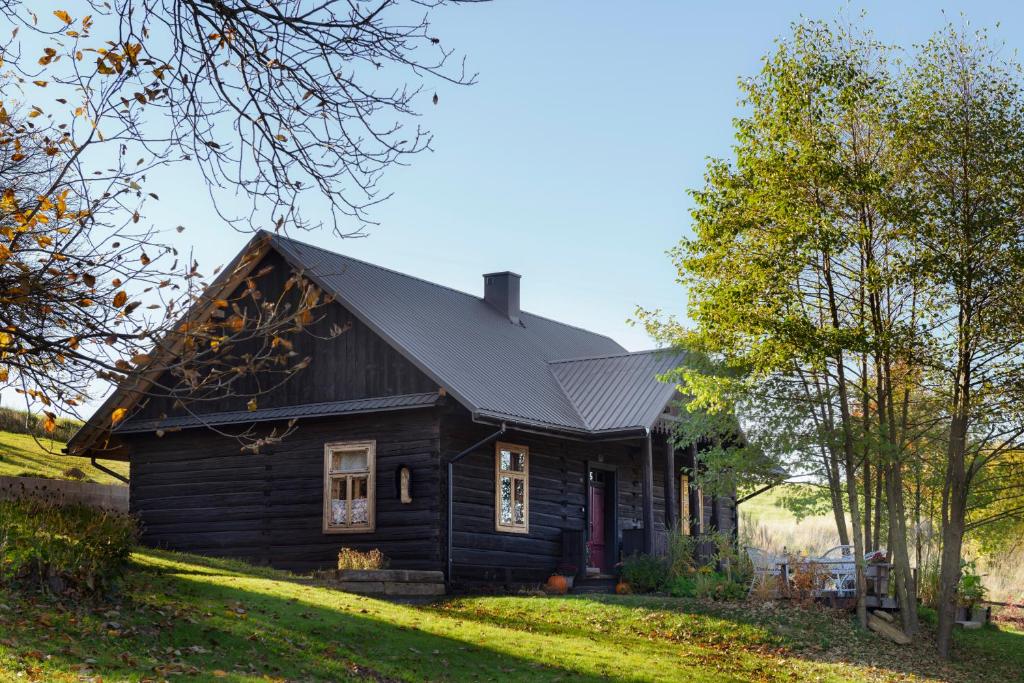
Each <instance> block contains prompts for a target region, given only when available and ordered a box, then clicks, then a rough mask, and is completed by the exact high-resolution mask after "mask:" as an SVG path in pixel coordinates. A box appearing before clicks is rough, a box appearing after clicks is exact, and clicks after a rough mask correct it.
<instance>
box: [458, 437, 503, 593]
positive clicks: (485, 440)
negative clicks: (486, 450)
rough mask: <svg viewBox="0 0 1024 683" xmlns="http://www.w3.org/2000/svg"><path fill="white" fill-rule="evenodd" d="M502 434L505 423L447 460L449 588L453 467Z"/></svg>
mask: <svg viewBox="0 0 1024 683" xmlns="http://www.w3.org/2000/svg"><path fill="white" fill-rule="evenodd" d="M504 433H505V423H504V422H502V423H501V428H500V429H499V430H498V431H496V432H494V433H493V434H491V435H490V436H487V437H484V438H483V439H480V440H479V441H477V442H476V443H475V444H473V445H472V446H470V447H469V448H467V449H465V450H464V451H462V452H460V453H458V454H456V455H454V456H452V457H451V458H449V459H448V571H447V572H446V574H445V580H446V581H447V583H448V585H449V586H450V585H451V583H452V565H453V563H452V532H453V529H454V526H455V525H454V523H453V521H452V517H453V515H452V511H453V508H454V506H455V502H454V501H455V498H454V495H453V494H452V488H453V487H454V484H455V467H454V465H455V463H457V462H458V461H460V460H462V459H463V458H465V457H466V456H467V455H469V454H470V453H472V452H473V451H475V450H476V449H478V448H480V447H481V446H484V445H486V444H488V443H490V442H492V441H494V440H495V439H497V438H498V437H499V436H501V435H502V434H504Z"/></svg>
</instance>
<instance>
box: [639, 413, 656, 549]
mask: <svg viewBox="0 0 1024 683" xmlns="http://www.w3.org/2000/svg"><path fill="white" fill-rule="evenodd" d="M651 450H652V449H651V432H650V431H648V432H647V436H646V437H645V438H644V444H643V450H642V451H641V453H640V487H641V494H642V495H641V498H642V501H641V502H642V504H643V515H644V517H643V521H644V552H645V553H648V554H649V553H652V552H654V462H653V455H652V453H651Z"/></svg>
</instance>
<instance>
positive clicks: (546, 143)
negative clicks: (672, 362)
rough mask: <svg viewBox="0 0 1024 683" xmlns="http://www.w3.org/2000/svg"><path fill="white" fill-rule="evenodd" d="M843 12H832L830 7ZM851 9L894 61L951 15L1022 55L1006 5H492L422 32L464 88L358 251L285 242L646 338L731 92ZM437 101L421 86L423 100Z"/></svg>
mask: <svg viewBox="0 0 1024 683" xmlns="http://www.w3.org/2000/svg"><path fill="white" fill-rule="evenodd" d="M843 8H845V9H843ZM861 9H866V10H867V12H868V16H867V23H868V25H870V26H872V27H873V28H874V29H875V30H876V32H877V33H878V36H879V37H880V38H881V39H883V40H886V41H891V42H897V43H899V44H901V45H903V46H906V47H910V46H911V45H912V44H913V43H915V42H920V41H922V40H924V39H925V38H927V37H928V35H929V34H930V33H931V32H932V31H934V30H935V29H936V28H938V27H940V26H941V25H942V23H943V22H944V16H943V14H942V10H943V9H944V10H945V12H946V14H945V17H946V18H951V19H954V20H956V21H957V22H959V21H960V13H961V12H965V13H966V17H967V19H969V20H970V23H971V24H972V25H975V26H982V25H984V26H988V27H994V26H995V24H996V23H997V22H1001V24H1002V25H1001V28H999V29H997V30H995V31H994V35H995V37H996V38H997V39H1001V40H1004V41H1006V45H1007V50H1008V51H1013V50H1016V49H1017V48H1018V47H1020V46H1021V45H1022V43H1024V38H1021V36H1024V10H1022V8H1021V7H1020V6H1018V5H1015V4H1011V3H982V2H976V3H959V4H958V3H923V2H922V3H909V2H900V3H896V2H887V3H860V4H846V3H826V2H771V3H768V2H756V3H754V2H748V3H696V2H694V3H689V2H681V1H679V2H671V1H668V0H663V1H655V0H645V1H643V2H628V3H627V2H621V1H619V2H614V1H612V0H587V1H584V0H557V1H556V0H497V1H496V2H492V3H488V4H482V5H468V6H456V7H451V8H445V9H443V10H441V11H438V12H436V13H435V15H434V28H435V31H434V32H435V33H436V34H437V35H438V36H440V37H441V38H442V39H443V41H444V43H445V44H446V45H447V46H449V47H453V48H455V49H457V50H458V51H460V52H461V53H464V54H465V55H466V57H467V62H468V65H469V69H470V70H471V71H477V72H479V83H478V84H477V85H475V86H473V87H469V88H454V87H437V88H436V90H437V92H438V95H439V97H440V103H439V105H438V106H436V107H435V106H433V105H431V104H430V103H429V101H428V100H427V99H426V98H425V99H424V100H423V103H422V106H421V109H422V110H423V112H424V116H423V117H422V123H423V125H424V126H425V127H427V128H429V129H430V130H431V131H432V132H433V133H434V148H435V150H436V151H434V152H433V153H425V154H423V155H420V156H418V157H415V158H414V159H413V160H412V165H411V166H409V167H407V168H399V169H395V170H393V171H392V172H390V173H389V174H388V176H387V177H386V178H385V180H384V182H383V187H384V188H385V189H386V190H388V191H393V192H394V197H392V198H391V199H390V200H389V201H387V202H386V203H385V204H383V205H382V206H379V207H377V208H376V209H374V210H373V212H372V214H371V215H372V217H373V218H374V219H375V220H376V221H378V222H379V223H380V225H379V226H376V227H373V228H371V229H370V230H369V236H368V237H366V238H362V239H350V240H342V239H339V238H336V237H334V236H333V235H331V234H329V233H327V232H325V231H324V232H319V233H312V234H299V235H296V236H297V237H299V238H300V239H304V240H306V241H312V242H316V243H318V244H321V245H323V246H325V247H328V248H332V249H336V250H339V251H342V252H344V253H347V254H350V255H352V256H354V257H356V258H361V259H364V260H368V261H371V262H373V263H378V264H381V265H384V266H388V267H390V268H394V269H396V270H400V271H403V272H407V273H410V274H413V275H417V276H419V277H423V278H426V279H429V280H432V281H435V282H439V283H442V284H445V285H449V286H452V287H456V288H458V289H462V290H465V291H469V292H476V293H479V292H481V291H482V286H483V283H482V278H481V277H480V276H481V274H482V273H486V272H490V271H495V270H506V269H507V270H514V271H516V272H519V273H521V274H522V275H523V281H522V300H523V307H524V308H525V309H527V310H530V311H532V312H535V313H538V314H541V315H546V316H549V317H553V318H556V319H559V320H564V321H566V322H570V323H573V324H576V325H580V326H583V327H586V328H589V329H593V330H595V331H598V332H601V333H604V334H608V335H610V336H612V337H613V338H615V339H616V340H618V341H619V342H620V343H622V344H624V345H625V346H626V347H627V348H629V349H631V350H637V349H642V348H649V347H650V346H652V343H651V341H650V340H649V339H648V338H647V337H646V335H645V333H644V332H643V331H642V330H641V329H639V328H632V327H630V326H628V325H627V323H626V320H627V318H629V317H630V316H631V315H632V312H633V310H634V308H635V307H636V306H637V305H638V304H639V305H643V306H646V307H650V308H662V309H664V310H665V311H666V312H671V313H675V314H678V315H682V314H684V312H685V292H684V291H683V290H682V288H681V287H680V286H679V285H678V284H676V283H675V282H674V278H675V272H674V269H673V268H672V265H671V263H670V262H669V259H668V257H667V256H666V255H665V251H666V250H667V249H669V248H670V247H671V246H673V244H675V243H676V242H677V241H678V240H679V238H680V237H681V236H683V235H685V234H688V232H689V225H690V219H689V215H688V209H689V206H690V202H689V198H688V197H687V195H686V189H687V188H692V187H695V186H697V185H699V184H700V182H701V175H702V172H703V169H704V165H705V158H706V157H708V156H719V155H727V154H728V152H729V146H730V144H731V141H732V132H731V119H732V117H733V116H735V115H736V114H737V113H738V111H739V110H738V107H737V103H736V100H737V88H736V79H737V77H739V76H749V75H753V74H754V73H756V72H757V70H758V68H759V60H760V58H761V57H762V56H763V55H764V54H765V53H766V52H768V51H769V50H771V47H772V42H773V40H774V39H775V38H776V37H778V36H780V35H783V34H784V33H785V32H786V31H787V28H788V25H789V23H790V22H791V21H794V20H797V19H798V18H799V17H800V16H801V15H804V16H811V17H816V18H832V17H835V16H836V15H837V13H838V12H839V11H840V10H842V11H843V12H845V13H846V14H847V15H848V16H855V15H856V14H857V13H858V12H859V11H860V10H861ZM434 90H435V88H434V87H433V85H431V84H428V93H432V92H433V91H434ZM176 173H178V174H179V176H178V177H177V178H176V179H175V182H174V183H173V187H171V188H161V196H162V197H163V199H162V201H161V203H160V207H159V208H158V207H156V206H153V205H149V206H148V207H147V208H148V209H149V210H148V212H147V213H148V215H147V218H149V219H151V220H153V221H154V222H155V223H156V224H157V225H166V226H173V225H177V224H179V223H181V224H184V225H186V226H187V227H188V228H189V229H188V230H187V231H186V233H185V234H184V235H183V237H186V238H188V239H189V240H190V241H191V242H193V243H194V244H195V248H196V254H197V256H198V258H199V259H200V262H201V263H202V264H204V265H205V266H207V268H206V269H207V270H212V265H213V264H214V263H221V262H223V261H225V260H227V259H228V258H230V256H231V255H232V254H233V253H234V252H235V251H236V250H237V249H238V248H239V247H240V246H241V245H242V244H243V243H244V242H245V240H246V238H247V236H245V235H241V234H239V233H235V232H233V231H231V230H230V229H226V228H219V227H217V219H216V216H215V214H213V212H212V210H211V209H210V207H209V204H208V201H206V200H205V192H204V190H203V189H202V188H201V187H197V186H196V183H197V182H198V181H197V180H196V179H194V178H193V177H192V176H191V175H190V174H189V173H187V172H186V171H185V170H183V169H179V170H178V171H176Z"/></svg>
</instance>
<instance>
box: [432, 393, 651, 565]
mask: <svg viewBox="0 0 1024 683" xmlns="http://www.w3.org/2000/svg"><path fill="white" fill-rule="evenodd" d="M494 430H495V428H494V427H490V426H486V425H478V424H473V423H472V422H471V421H470V419H469V416H468V414H467V413H466V412H465V411H462V410H461V409H455V410H453V411H451V412H449V413H447V414H446V415H445V416H443V417H442V419H441V452H442V462H444V461H446V458H449V457H451V456H452V455H455V454H456V453H459V452H461V451H462V450H463V449H465V448H468V447H469V446H471V445H472V444H474V443H475V442H477V441H479V440H480V439H482V438H484V437H486V436H487V435H489V434H491V433H493V432H494ZM500 440H501V441H506V442H510V443H515V444H520V445H525V446H528V447H529V449H530V533H529V534H528V535H527V534H513V533H504V532H498V531H496V530H495V528H494V443H493V442H492V443H489V444H487V445H485V446H481V447H479V448H478V449H476V450H475V451H473V452H472V453H471V454H470V455H468V456H466V457H465V458H464V459H463V460H461V461H459V462H458V463H457V464H456V465H455V469H454V483H455V486H454V492H453V493H454V495H453V509H454V520H453V522H454V523H453V539H452V540H453V543H452V546H453V564H454V577H453V578H454V580H455V581H456V582H485V583H518V582H533V581H543V580H544V579H545V578H546V577H547V576H548V575H550V574H551V572H552V571H553V570H554V569H555V567H556V566H557V565H558V562H559V561H560V560H561V558H562V532H563V530H565V531H582V530H584V529H585V528H586V505H587V502H586V493H587V491H586V483H585V480H586V473H587V463H588V461H600V462H602V463H604V464H611V465H615V467H616V477H617V489H618V501H617V503H618V524H619V529H620V531H621V530H622V529H636V528H640V527H641V525H642V521H643V499H642V495H641V472H640V465H641V463H640V447H641V442H640V439H635V440H633V441H630V442H612V441H603V442H602V441H591V442H581V441H573V440H567V439H559V438H556V437H546V436H539V435H536V434H531V433H523V432H516V431H514V430H509V431H508V432H506V433H505V434H504V435H503V436H502V437H501V438H500ZM654 496H655V514H654V519H655V529H656V531H657V532H658V533H664V531H665V524H664V520H665V508H664V468H659V467H655V471H654ZM446 524H447V522H445V525H446Z"/></svg>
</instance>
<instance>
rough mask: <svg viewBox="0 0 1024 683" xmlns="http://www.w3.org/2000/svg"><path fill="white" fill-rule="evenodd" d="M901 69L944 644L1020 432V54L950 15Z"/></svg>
mask: <svg viewBox="0 0 1024 683" xmlns="http://www.w3.org/2000/svg"><path fill="white" fill-rule="evenodd" d="M906 81H907V83H906V88H905V92H906V101H905V104H904V113H903V116H902V117H901V125H900V127H899V135H900V137H899V142H900V145H901V147H902V148H903V149H904V150H905V151H906V157H907V159H908V164H909V165H910V166H911V168H912V171H911V172H910V173H909V174H908V183H909V185H908V192H907V199H908V202H909V205H910V206H912V207H913V209H914V211H915V213H916V220H915V223H914V232H913V240H908V246H909V247H910V248H911V249H912V251H911V252H910V258H911V259H912V261H913V264H914V268H915V269H916V270H917V271H919V272H920V274H921V276H922V278H924V280H925V281H926V282H927V284H928V298H927V300H926V302H924V303H925V305H926V314H927V319H928V321H929V325H928V330H929V334H928V337H927V344H928V350H927V359H928V363H929V366H930V370H931V372H930V375H929V377H928V380H930V381H931V382H932V383H933V386H935V387H936V391H937V392H938V393H939V395H940V396H941V397H942V399H943V403H944V406H943V409H944V411H945V415H946V417H947V424H948V436H947V439H946V444H945V447H946V448H945V450H946V457H945V463H944V472H945V475H944V484H943V490H942V502H941V518H942V555H941V571H940V596H939V598H940V604H939V634H938V647H939V650H940V652H941V653H942V654H943V655H947V656H948V654H949V652H950V645H951V638H952V630H953V626H954V620H955V613H956V600H957V596H956V592H957V585H958V584H959V579H960V567H961V557H962V554H963V540H964V534H965V532H966V531H968V528H969V526H968V525H969V522H968V512H969V508H970V500H971V496H972V492H973V491H974V490H975V489H976V488H977V487H979V485H981V486H982V487H990V486H991V484H990V483H986V481H990V475H991V474H994V472H995V471H996V468H999V467H1001V466H1002V464H1003V463H1007V462H1010V461H1012V460H1013V458H1015V457H1016V456H1015V453H1016V451H1017V450H1018V449H1019V448H1020V445H1021V439H1022V437H1024V409H1022V405H1024V334H1022V333H1024V327H1022V316H1021V311H1022V310H1024V288H1022V287H1021V282H1022V276H1024V272H1022V268H1024V90H1022V86H1021V69H1020V66H1019V65H1018V64H1016V63H1014V62H1010V61H1007V60H1006V59H1005V58H1004V57H1002V56H1001V54H1000V52H999V50H998V48H997V47H995V46H993V45H992V43H991V41H990V40H989V38H988V36H987V35H986V34H985V33H984V32H979V33H974V34H970V33H964V32H961V31H959V30H958V29H956V28H955V27H953V26H947V27H946V28H945V29H944V30H943V31H941V32H939V33H938V34H937V35H936V36H935V37H933V38H932V39H931V40H930V41H929V42H928V43H926V44H925V45H924V46H922V48H921V50H920V52H919V55H918V57H917V60H916V62H915V63H914V64H913V65H912V67H911V69H910V70H909V73H908V74H907V79H906ZM1011 495H1012V494H1011ZM1018 500H1019V498H1018ZM1011 507H1012V508H1015V514H1018V515H1019V514H1020V512H1021V507H1020V505H1014V506H1011ZM1009 512H1011V511H1010V510H1007V511H1005V512H1004V514H1005V513H1009Z"/></svg>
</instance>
